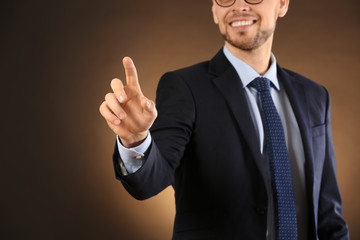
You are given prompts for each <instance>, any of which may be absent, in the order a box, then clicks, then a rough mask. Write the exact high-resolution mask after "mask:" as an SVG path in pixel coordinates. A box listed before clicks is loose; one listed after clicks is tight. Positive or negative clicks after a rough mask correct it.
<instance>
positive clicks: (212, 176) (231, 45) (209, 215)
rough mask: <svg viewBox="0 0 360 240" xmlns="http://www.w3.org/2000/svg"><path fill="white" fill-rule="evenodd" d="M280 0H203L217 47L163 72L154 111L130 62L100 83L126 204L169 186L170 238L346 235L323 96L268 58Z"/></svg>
mask: <svg viewBox="0 0 360 240" xmlns="http://www.w3.org/2000/svg"><path fill="white" fill-rule="evenodd" d="M288 5H289V0H216V1H215V0H213V5H212V13H213V17H214V22H215V23H216V24H218V26H219V30H220V33H221V34H222V35H223V36H224V39H225V46H224V48H223V49H222V50H220V51H219V52H218V54H217V55H216V56H215V57H214V58H213V59H212V60H210V61H208V62H203V63H199V64H197V65H194V66H191V67H188V68H185V69H181V70H178V71H174V72H170V73H167V74H165V75H164V76H163V77H162V79H161V80H160V82H159V86H158V90H157V99H156V108H155V104H154V103H153V102H152V101H150V100H148V99H147V98H146V97H144V96H143V94H142V92H141V89H140V86H139V83H138V79H137V74H136V69H135V66H134V64H133V62H132V61H131V59H130V58H127V57H126V58H124V60H123V64H124V68H125V72H126V78H127V79H126V80H127V85H126V86H123V85H122V83H121V81H120V80H118V79H114V80H113V81H112V82H111V87H112V90H113V92H112V93H108V94H107V95H106V97H105V101H104V102H103V104H102V105H101V106H100V112H101V114H102V115H103V117H104V118H105V119H106V121H107V123H108V125H109V126H110V128H111V129H112V130H113V131H114V132H115V133H116V134H117V136H118V139H117V143H116V146H115V151H114V167H115V172H116V176H117V178H118V179H119V180H121V182H122V183H123V185H124V187H125V188H126V189H127V191H128V192H129V193H130V194H131V195H132V196H134V197H135V198H136V199H146V198H149V197H151V196H154V195H156V194H157V193H159V192H160V191H162V190H163V189H164V188H166V187H167V186H168V185H172V186H173V188H174V190H175V201H176V217H175V223H174V233H173V239H287V240H290V239H327V240H328V239H348V238H349V237H348V229H347V226H346V223H345V221H344V220H343V218H342V213H341V211H342V209H341V208H342V207H341V199H340V194H339V189H338V186H337V181H336V176H335V171H336V170H335V157H334V152H333V143H332V135H331V122H330V110H329V109H330V104H329V96H328V93H327V91H326V90H325V89H324V88H323V87H321V86H319V85H317V84H316V83H314V82H312V81H310V80H308V79H306V78H305V77H303V76H301V75H298V74H296V73H293V72H291V71H288V70H285V69H283V68H281V67H280V66H278V65H277V63H276V59H275V57H274V56H273V55H272V54H271V47H272V41H273V35H274V30H275V25H276V21H277V19H278V18H279V17H283V16H285V14H286V12H287V10H288ZM270 82H271V83H270ZM263 86H265V87H264V88H262V87H263ZM270 86H271V87H270ZM269 88H270V89H269ZM157 115H158V116H157ZM150 127H151V129H150ZM149 129H150V131H149ZM274 129H275V130H274ZM284 149H285V151H284ZM279 169H280V170H279Z"/></svg>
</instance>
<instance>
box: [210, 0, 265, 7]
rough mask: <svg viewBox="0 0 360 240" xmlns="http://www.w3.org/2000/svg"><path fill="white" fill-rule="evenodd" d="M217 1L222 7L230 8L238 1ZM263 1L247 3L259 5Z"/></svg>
mask: <svg viewBox="0 0 360 240" xmlns="http://www.w3.org/2000/svg"><path fill="white" fill-rule="evenodd" d="M215 1H216V3H217V4H218V5H219V6H221V7H230V6H232V5H233V4H234V3H235V2H236V0H215ZM262 1H263V0H245V2H246V3H248V4H259V3H261V2H262Z"/></svg>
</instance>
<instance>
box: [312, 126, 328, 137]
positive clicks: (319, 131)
mask: <svg viewBox="0 0 360 240" xmlns="http://www.w3.org/2000/svg"><path fill="white" fill-rule="evenodd" d="M325 128H326V125H325V124H322V125H317V126H314V127H312V128H311V131H312V137H313V138H315V137H320V136H324V135H325V132H326V129H325Z"/></svg>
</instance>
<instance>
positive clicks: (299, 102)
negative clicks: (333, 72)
mask: <svg viewBox="0 0 360 240" xmlns="http://www.w3.org/2000/svg"><path fill="white" fill-rule="evenodd" d="M278 79H279V81H281V83H282V84H283V86H284V88H285V91H286V93H287V96H288V98H289V101H290V104H291V107H292V109H293V111H294V114H295V117H296V120H297V123H298V125H299V129H300V133H301V139H302V143H303V146H304V152H305V172H306V182H307V185H308V188H307V189H308V196H312V195H313V194H312V189H313V184H314V169H313V165H314V163H313V157H312V154H311V153H312V133H311V126H310V118H309V104H310V103H309V102H308V101H307V98H306V91H305V88H304V85H303V84H302V83H301V81H299V80H298V79H297V78H296V76H291V75H290V74H289V73H287V72H286V71H285V70H283V69H282V68H280V67H279V66H278Z"/></svg>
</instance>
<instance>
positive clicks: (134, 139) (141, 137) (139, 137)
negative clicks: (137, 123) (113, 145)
mask: <svg viewBox="0 0 360 240" xmlns="http://www.w3.org/2000/svg"><path fill="white" fill-rule="evenodd" d="M147 135H148V132H147V131H146V132H143V133H140V134H136V135H134V136H131V137H129V138H121V137H119V139H120V141H121V144H122V145H123V146H124V147H126V148H134V147H137V146H139V145H140V144H142V143H143V142H144V141H145V139H146V137H147Z"/></svg>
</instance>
